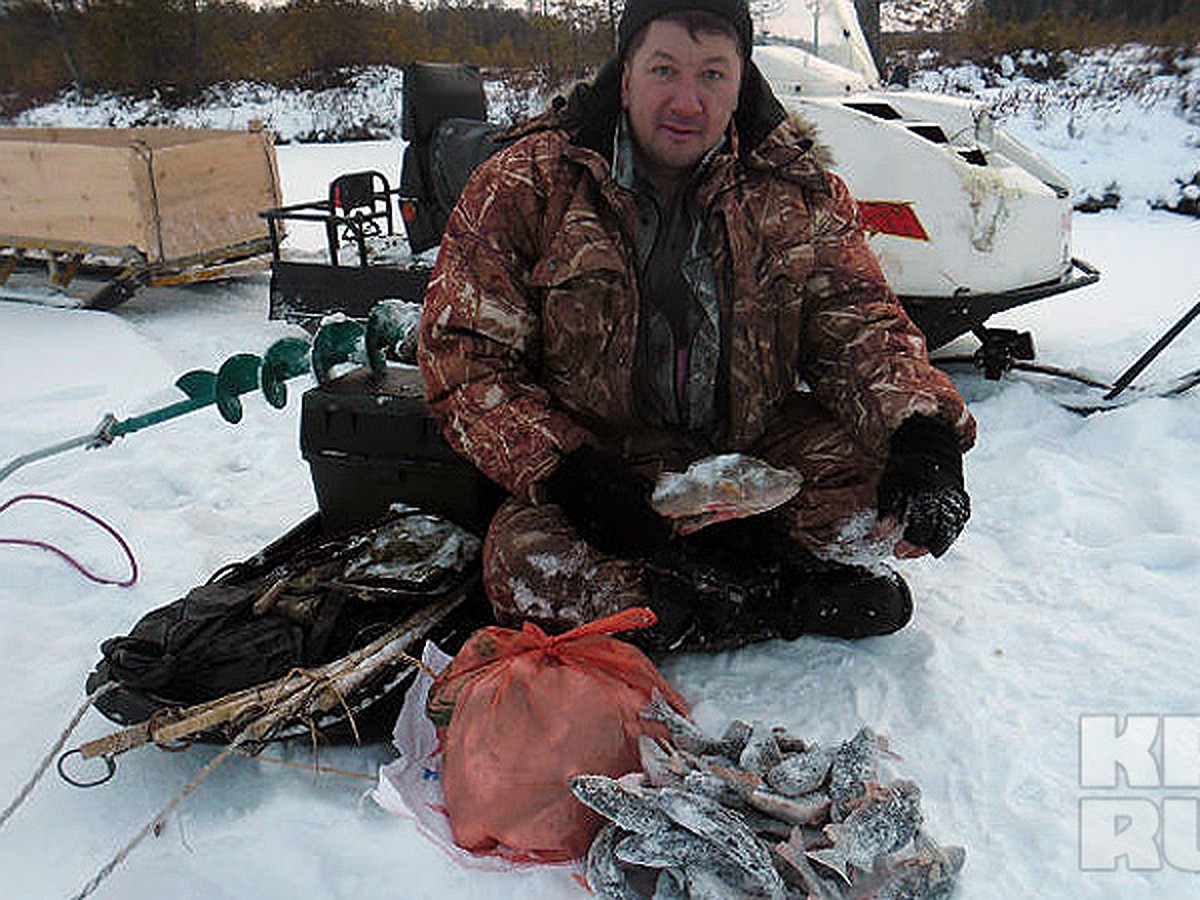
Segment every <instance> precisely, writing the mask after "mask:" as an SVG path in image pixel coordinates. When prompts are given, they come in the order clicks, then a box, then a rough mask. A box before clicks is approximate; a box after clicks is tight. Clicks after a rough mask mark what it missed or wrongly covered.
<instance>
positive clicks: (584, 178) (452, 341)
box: [419, 66, 975, 495]
mask: <svg viewBox="0 0 1200 900" xmlns="http://www.w3.org/2000/svg"><path fill="white" fill-rule="evenodd" d="M747 73H748V75H749V76H753V77H748V78H747V86H746V91H744V92H743V99H742V102H741V103H740V105H739V110H738V114H737V115H736V116H735V120H734V123H733V125H732V126H731V135H730V137H731V140H730V141H729V142H728V152H725V153H723V154H721V155H719V156H718V157H717V158H716V159H714V160H712V161H711V162H710V163H709V165H708V167H707V169H706V171H705V172H704V174H703V175H702V178H701V180H700V183H699V185H698V187H697V189H696V199H697V200H698V202H699V203H700V204H701V209H703V210H704V216H705V226H704V229H703V230H704V233H705V235H706V239H707V241H708V244H709V246H708V247H707V248H706V250H707V252H708V254H709V255H710V256H711V258H712V259H713V261H714V263H715V268H716V272H717V282H718V288H719V293H720V304H721V316H720V322H721V330H722V333H721V361H720V364H719V367H718V371H719V373H720V374H719V377H718V385H717V398H718V404H719V408H720V410H721V411H722V414H721V416H720V418H721V422H722V426H721V428H720V430H719V433H718V434H716V435H714V436H710V437H709V439H708V440H706V441H705V442H703V443H704V444H706V445H705V446H701V445H699V444H696V442H695V440H694V438H692V437H690V436H688V437H685V436H679V437H680V439H681V441H682V442H683V443H684V444H687V445H688V446H691V447H692V448H693V455H695V456H698V455H701V454H703V453H710V452H714V451H722V452H724V451H745V450H748V449H750V448H751V447H752V446H753V445H754V444H755V442H756V441H757V440H758V439H760V438H761V437H762V436H763V434H764V431H765V429H766V428H767V427H768V425H769V423H770V422H771V419H772V416H774V415H776V414H777V412H778V410H779V408H780V405H781V404H782V402H783V401H784V399H785V398H786V397H788V396H789V395H790V394H792V393H793V392H795V391H797V390H798V389H802V388H801V385H807V386H808V387H809V388H811V390H812V391H813V392H814V395H815V396H816V397H817V399H818V400H819V401H820V402H821V403H822V404H823V405H824V406H825V407H826V408H827V409H828V410H830V411H831V412H832V414H833V415H834V416H835V417H836V418H837V419H838V420H839V421H841V422H842V424H843V425H844V426H845V427H846V428H847V429H849V430H850V432H851V433H852V434H853V435H854V436H855V438H856V439H857V441H858V442H859V443H860V445H861V446H862V448H863V449H864V450H865V451H866V452H867V453H868V454H869V455H871V456H874V457H877V458H880V459H882V458H883V457H884V456H885V454H886V452H887V446H888V440H889V438H890V436H891V434H892V432H893V431H894V430H895V429H896V427H897V426H899V424H900V423H901V422H903V421H904V419H906V418H907V417H908V416H910V415H913V414H914V413H921V414H925V415H930V416H937V417H939V418H941V419H943V420H945V421H946V422H947V423H949V424H950V425H951V426H952V427H953V428H954V429H955V432H956V433H957V434H958V437H959V441H960V444H961V446H962V447H963V449H966V448H967V447H969V446H970V445H971V444H972V443H973V441H974V436H975V425H974V421H973V419H972V418H971V416H970V414H969V413H968V412H967V410H966V408H965V407H964V405H963V401H962V398H961V397H960V396H959V394H958V391H957V390H956V389H955V387H954V385H953V384H952V383H951V381H950V380H949V378H947V377H946V375H945V374H944V373H942V372H941V371H939V370H937V369H935V368H934V367H933V366H932V365H930V363H929V361H928V357H927V355H926V350H925V343H924V339H923V337H922V335H921V333H920V332H919V331H918V329H917V328H916V326H915V325H913V323H912V322H911V321H910V319H909V318H908V316H907V315H906V314H905V312H904V310H903V309H902V307H901V306H900V304H899V302H898V301H897V300H896V297H895V295H894V294H893V293H892V291H891V289H890V288H889V287H888V286H887V284H886V282H885V280H884V276H883V273H882V272H881V270H880V268H879V265H878V263H877V262H876V260H875V258H874V256H873V255H872V253H871V252H870V250H869V249H868V248H867V245H866V243H865V241H864V239H863V235H862V232H861V229H860V228H859V225H858V222H857V218H856V210H855V206H854V202H853V200H852V199H851V197H850V195H849V193H848V191H847V190H846V187H845V185H844V184H843V183H842V182H841V180H840V179H838V178H837V177H836V176H834V175H832V174H830V173H828V172H827V171H825V170H824V169H823V168H822V167H821V165H820V164H819V162H818V161H817V159H816V154H815V152H814V150H813V144H812V141H811V140H808V139H807V138H806V137H805V136H804V135H803V134H801V132H800V131H799V129H798V127H797V125H796V124H795V123H793V122H791V121H789V120H788V119H787V118H786V117H785V116H784V115H783V111H782V107H780V106H779V104H778V101H777V100H776V99H775V98H774V96H773V95H772V94H771V93H770V91H769V88H767V87H766V85H765V83H764V82H762V80H761V78H760V77H758V75H757V72H756V70H754V69H753V67H752V66H751V67H750V68H749V69H748V70H747ZM616 84H617V82H616V78H615V72H614V71H612V67H610V68H609V69H606V70H602V72H601V74H600V76H598V78H597V81H596V82H595V86H594V87H593V88H592V89H591V90H590V91H589V90H588V89H586V88H585V89H579V90H577V91H576V93H575V95H574V96H573V97H572V98H571V102H570V104H569V105H567V106H566V107H565V108H559V109H556V110H554V111H551V112H550V113H548V114H547V115H546V116H544V117H542V118H540V119H538V120H534V122H532V123H531V124H530V125H529V126H528V127H527V128H526V129H524V131H523V133H522V134H523V136H520V137H518V139H517V140H516V141H515V142H514V143H512V144H511V145H509V146H508V147H506V148H505V149H504V150H502V151H501V152H500V153H498V154H496V155H495V156H493V157H491V158H490V159H489V160H487V161H486V162H485V163H483V164H482V165H481V166H480V167H479V169H478V170H477V171H476V172H475V173H474V175H473V176H472V177H471V179H470V181H469V182H468V184H467V186H466V188H465V190H464V191H463V193H462V196H461V197H460V199H459V202H458V205H457V207H456V208H455V210H454V212H453V214H452V215H451V217H450V220H449V222H448V224H447V227H446V232H445V237H444V239H443V241H442V245H441V250H440V253H439V255H438V260H437V265H436V267H435V270H434V273H433V277H432V279H431V281H430V285H429V289H428V292H427V294H426V297H425V305H424V314H423V317H422V323H421V335H420V338H421V339H420V348H419V360H420V364H421V368H422V370H423V372H424V376H425V383H426V396H427V399H428V401H429V405H430V408H431V410H432V412H433V414H434V415H435V417H436V418H437V419H438V420H439V422H440V423H441V425H442V429H443V433H444V434H445V436H446V438H447V440H448V441H449V443H450V444H451V445H452V446H453V447H454V449H455V450H456V451H457V452H459V453H460V454H461V455H463V456H464V457H466V458H467V459H469V460H470V461H472V462H473V463H474V464H475V465H476V466H477V467H478V468H479V469H480V470H482V471H483V472H484V473H485V474H486V475H488V476H489V477H490V478H492V479H493V480H494V481H496V482H498V483H499V484H500V485H502V486H503V487H504V488H506V489H507V490H508V491H510V492H512V493H515V494H519V495H528V494H529V491H530V488H531V486H532V485H533V484H535V483H537V482H539V481H541V480H543V479H544V478H545V477H546V476H548V475H549V474H550V472H551V471H553V469H554V467H555V466H556V465H557V462H558V460H559V459H560V458H561V456H562V455H563V454H565V453H567V452H569V451H571V450H573V449H574V448H576V447H578V446H579V445H580V444H582V443H596V444H600V445H602V446H607V447H609V448H614V449H617V450H620V451H623V452H624V453H625V454H626V456H627V457H629V456H635V455H636V454H637V452H638V448H639V446H641V449H645V447H652V446H655V444H656V441H657V440H658V439H657V438H655V437H654V436H651V435H650V434H649V433H648V432H649V431H650V430H651V429H648V428H647V426H646V423H644V422H642V421H639V417H638V412H637V404H636V403H635V399H634V395H635V392H634V387H633V383H632V380H633V363H634V360H635V348H636V343H637V336H638V310H639V298H638V295H637V291H638V288H637V277H636V274H635V273H636V269H635V263H634V260H635V259H636V246H635V241H636V221H635V204H634V201H633V196H632V194H630V193H629V192H628V191H627V190H626V189H624V188H622V187H620V186H618V185H617V183H616V182H615V181H614V179H613V177H612V170H611V165H610V159H611V153H612V136H613V134H614V132H615V123H616V120H617V115H618V113H619V109H618V108H617V101H616V97H617V91H616ZM747 91H751V92H753V94H752V95H748V94H747ZM748 96H749V100H748V99H747V97H748ZM689 442H690V443H689Z"/></svg>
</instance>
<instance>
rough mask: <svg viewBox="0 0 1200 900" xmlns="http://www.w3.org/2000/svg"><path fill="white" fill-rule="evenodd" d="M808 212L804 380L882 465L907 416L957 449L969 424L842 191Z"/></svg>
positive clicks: (834, 190)
mask: <svg viewBox="0 0 1200 900" xmlns="http://www.w3.org/2000/svg"><path fill="white" fill-rule="evenodd" d="M829 186H830V190H831V194H832V196H831V197H830V198H829V200H828V202H825V203H817V204H815V205H814V207H813V209H812V215H813V240H814V245H815V246H814V250H815V259H814V264H813V268H812V270H811V272H810V274H809V275H808V277H807V279H806V280H805V282H804V285H803V291H804V294H805V304H806V309H807V310H808V313H807V315H806V316H805V324H804V340H803V341H802V345H803V346H804V348H805V352H804V360H803V369H804V373H805V377H806V379H807V380H808V382H809V384H810V385H811V387H812V388H813V391H814V393H815V394H816V396H817V398H818V399H819V400H820V401H821V403H822V404H823V405H824V406H825V407H826V408H827V409H830V410H832V411H833V412H834V414H835V415H836V416H837V417H838V418H839V419H840V420H841V421H842V422H843V424H845V425H846V426H847V427H849V428H850V429H851V431H852V433H854V434H855V435H856V436H857V437H858V439H859V443H860V444H861V445H862V446H863V447H864V448H865V449H866V450H868V452H871V453H872V454H874V455H877V456H879V457H880V458H882V457H883V456H884V455H885V454H886V452H887V447H888V442H889V440H890V438H891V435H892V433H893V432H894V431H895V430H896V428H897V427H899V425H900V423H901V422H903V421H904V420H905V419H907V418H908V417H909V416H912V415H916V414H921V415H926V416H933V417H936V418H939V419H942V420H943V421H945V422H946V423H947V424H948V425H950V426H951V427H952V428H953V429H954V432H955V434H957V435H958V439H959V445H960V447H961V448H962V449H963V450H966V449H967V448H969V447H970V446H971V445H972V444H973V443H974V442H975V421H974V419H973V418H972V417H971V414H970V413H969V412H968V411H967V409H966V406H965V404H964V403H963V400H962V397H961V395H960V394H959V392H958V389H957V388H956V387H955V386H954V383H953V382H952V381H951V380H950V378H949V376H947V375H946V373H945V372H942V371H941V370H940V369H938V368H936V367H935V366H934V365H933V364H932V363H930V362H929V356H928V353H927V351H926V347H925V338H924V335H922V334H921V332H920V330H919V329H918V328H917V327H916V325H914V324H913V322H912V320H911V319H910V318H909V317H908V314H907V313H906V312H905V311H904V308H903V307H902V306H901V305H900V302H899V300H897V298H896V295H895V294H894V293H893V292H892V290H891V288H890V287H889V286H888V284H887V281H886V279H885V277H884V274H883V271H882V270H881V269H880V268H879V263H878V262H877V261H876V259H875V256H874V254H872V253H871V250H870V248H869V247H868V246H867V243H866V240H865V238H864V237H863V233H862V230H861V228H859V227H858V224H857V218H856V210H855V206H854V201H853V199H852V198H851V196H850V192H849V191H848V190H847V189H846V186H845V184H844V183H843V182H842V181H841V179H839V178H838V177H837V176H835V175H830V176H829Z"/></svg>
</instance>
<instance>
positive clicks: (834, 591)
mask: <svg viewBox="0 0 1200 900" xmlns="http://www.w3.org/2000/svg"><path fill="white" fill-rule="evenodd" d="M806 555H807V554H806ZM782 581H783V591H782V593H783V596H782V597H780V601H781V603H780V606H779V608H778V609H777V610H776V612H777V614H778V615H779V619H778V620H777V622H778V628H779V633H780V635H781V636H782V637H784V638H786V639H787V640H792V639H794V638H797V637H799V636H800V635H802V634H823V635H830V636H832V637H840V638H849V639H854V638H863V637H872V636H874V635H881V634H891V633H892V632H894V631H899V630H900V629H901V628H903V627H904V626H905V625H906V624H908V620H909V619H911V618H912V611H913V604H912V594H911V593H910V591H909V589H908V585H907V584H905V582H904V579H903V578H901V577H900V575H899V574H898V573H896V572H893V571H891V570H887V571H884V572H880V573H876V572H872V571H870V570H868V569H865V568H863V567H861V566H848V565H843V564H840V563H831V562H825V561H823V560H818V559H815V558H812V557H810V558H808V559H805V560H795V559H793V560H790V561H789V562H788V563H787V564H786V565H785V567H784V575H783V579H782Z"/></svg>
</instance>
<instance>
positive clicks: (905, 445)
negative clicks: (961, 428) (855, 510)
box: [878, 416, 971, 556]
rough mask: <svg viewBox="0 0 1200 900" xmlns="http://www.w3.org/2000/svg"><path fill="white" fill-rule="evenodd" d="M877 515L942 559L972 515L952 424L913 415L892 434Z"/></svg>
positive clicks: (910, 540)
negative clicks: (897, 525) (900, 524)
mask: <svg viewBox="0 0 1200 900" xmlns="http://www.w3.org/2000/svg"><path fill="white" fill-rule="evenodd" d="M878 502H879V515H880V517H881V518H882V517H884V516H889V515H891V516H895V517H896V518H897V519H899V520H900V521H901V522H903V523H904V526H905V527H904V539H905V540H906V541H908V542H909V543H910V544H915V545H916V546H918V547H924V548H925V549H926V550H928V551H929V552H930V553H932V554H933V555H934V556H941V555H942V554H943V553H945V552H946V551H947V550H948V549H950V545H951V544H953V543H954V539H955V538H957V537H958V535H959V532H961V531H962V529H963V526H964V525H965V524H966V523H967V519H968V518H969V517H970V515H971V498H970V497H968V496H967V492H966V491H965V490H964V489H963V473H962V452H961V451H960V450H959V449H958V440H957V438H956V437H955V436H954V432H953V431H952V430H951V429H950V427H949V426H948V425H946V424H945V423H944V422H942V421H940V420H938V419H931V418H929V417H928V416H912V417H911V418H909V419H906V420H905V421H904V424H902V425H901V426H900V427H899V428H897V429H896V433H895V434H893V435H892V444H891V453H890V455H889V456H888V461H887V465H885V466H884V468H883V474H882V475H881V476H880V478H879V489H878Z"/></svg>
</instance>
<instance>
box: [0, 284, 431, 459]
mask: <svg viewBox="0 0 1200 900" xmlns="http://www.w3.org/2000/svg"><path fill="white" fill-rule="evenodd" d="M409 307H415V311H414V309H412V308H409ZM419 314H420V307H419V306H417V305H415V304H405V303H402V302H395V301H381V302H380V303H378V304H376V308H373V309H372V310H371V313H370V315H369V317H368V320H367V324H366V326H365V327H364V326H363V324H362V323H360V322H355V321H354V320H352V319H333V320H330V321H327V322H325V323H324V324H322V325H321V327H320V328H319V329H318V330H317V333H316V336H315V337H314V338H313V340H312V344H311V345H310V344H309V342H308V340H307V339H305V338H301V337H286V338H282V339H281V340H278V341H276V342H275V343H273V344H272V345H271V346H270V347H268V348H267V352H266V353H264V354H263V355H262V356H261V357H259V356H255V355H254V354H253V353H236V354H234V355H233V356H231V357H229V359H227V360H225V362H223V363H222V364H221V367H220V368H219V369H218V370H217V371H216V372H209V371H207V370H205V369H196V370H193V371H191V372H187V373H185V374H184V375H182V376H180V378H179V380H178V381H176V382H175V387H177V388H179V390H181V391H182V392H183V394H184V399H183V400H177V401H175V402H174V403H169V404H167V405H166V406H160V407H159V408H158V409H152V410H150V411H149V412H144V413H141V414H140V415H136V416H130V417H129V418H127V419H118V418H116V417H115V416H114V415H112V414H111V413H107V414H105V416H104V418H102V419H101V420H100V424H99V425H97V426H96V427H95V428H94V429H92V430H91V431H89V432H88V433H87V434H81V435H79V436H78V437H73V438H70V439H68V440H65V441H62V442H61V443H58V444H52V445H51V446H49V447H43V448H42V449H40V450H35V451H33V452H32V453H26V454H25V455H24V456H18V457H17V458H16V459H14V460H12V461H11V462H9V463H7V464H6V465H4V466H3V467H0V481H3V480H4V479H5V478H7V477H8V476H9V475H11V474H12V473H13V472H15V471H17V469H20V468H21V467H22V466H26V465H28V464H29V463H31V462H35V461H37V460H39V459H45V458H47V457H49V456H55V455H57V454H59V453H63V452H65V451H67V450H71V449H73V448H75V447H88V448H90V449H94V448H97V447H107V446H108V445H109V444H111V443H112V442H113V441H115V440H116V439H117V438H119V437H125V435H127V434H133V433H134V432H135V431H141V430H142V429H143V428H150V427H151V426H154V425H159V424H161V423H163V422H166V421H169V420H170V419H175V418H178V417H179V416H186V415H187V414H188V413H191V412H195V411H196V410H198V409H203V408H204V407H206V406H215V407H216V408H217V412H219V413H220V414H221V418H223V419H224V420H225V421H226V422H229V423H230V424H231V425H236V424H237V423H238V422H240V421H241V420H242V412H243V410H242V401H241V396H242V395H243V394H248V393H250V392H252V391H254V390H256V389H261V390H262V392H263V396H264V397H266V399H267V403H269V404H270V405H271V406H273V407H275V408H276V409H283V407H285V406H286V405H287V382H288V381H289V380H290V379H292V378H295V377H297V376H299V375H305V374H307V373H309V372H311V373H312V374H313V375H314V376H316V379H317V382H318V383H320V384H328V383H329V382H330V381H331V380H332V379H333V377H334V374H335V368H336V367H337V366H338V365H340V364H342V363H354V364H358V365H362V364H366V363H370V365H371V369H372V371H374V372H375V373H376V374H379V373H380V372H382V371H383V370H384V369H385V368H386V366H387V351H388V349H389V348H394V347H395V345H396V343H397V342H398V341H400V340H401V339H402V338H404V337H405V336H406V335H407V336H409V337H410V338H411V332H412V329H413V328H415V327H416V320H417V317H418V316H419Z"/></svg>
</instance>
